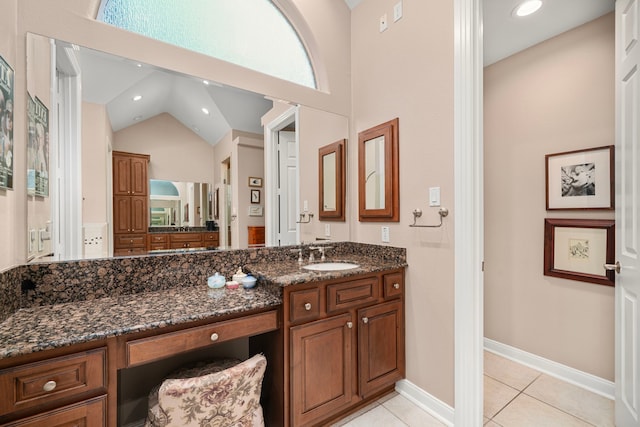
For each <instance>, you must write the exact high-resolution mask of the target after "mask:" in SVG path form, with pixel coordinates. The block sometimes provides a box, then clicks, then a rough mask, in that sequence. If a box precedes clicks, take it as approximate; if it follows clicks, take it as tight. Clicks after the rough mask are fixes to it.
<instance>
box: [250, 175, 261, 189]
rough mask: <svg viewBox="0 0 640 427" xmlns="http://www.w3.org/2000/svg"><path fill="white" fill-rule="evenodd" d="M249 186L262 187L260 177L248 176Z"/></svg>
mask: <svg viewBox="0 0 640 427" xmlns="http://www.w3.org/2000/svg"><path fill="white" fill-rule="evenodd" d="M249 187H262V178H256V177H254V176H250V177H249Z"/></svg>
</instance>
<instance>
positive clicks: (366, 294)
mask: <svg viewBox="0 0 640 427" xmlns="http://www.w3.org/2000/svg"><path fill="white" fill-rule="evenodd" d="M379 295H380V291H379V286H378V279H377V278H376V277H367V278H365V279H359V280H352V281H349V282H345V283H336V284H334V285H328V286H327V313H332V312H334V311H338V310H347V309H350V308H352V307H357V306H360V305H362V304H366V303H369V302H375V301H376V300H377V299H378V296H379Z"/></svg>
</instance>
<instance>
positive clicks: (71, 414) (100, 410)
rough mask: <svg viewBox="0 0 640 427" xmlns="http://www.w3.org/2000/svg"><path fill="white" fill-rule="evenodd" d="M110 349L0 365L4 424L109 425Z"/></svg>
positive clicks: (0, 417)
mask: <svg viewBox="0 0 640 427" xmlns="http://www.w3.org/2000/svg"><path fill="white" fill-rule="evenodd" d="M58 353H60V352H58ZM107 353H108V352H107V347H98V348H93V349H88V350H86V351H77V350H75V351H74V350H72V352H70V353H68V354H64V353H62V355H56V356H55V357H50V358H46V359H43V360H36V361H27V362H24V363H21V364H17V365H14V366H10V367H5V368H3V369H0V395H1V396H3V397H2V399H0V426H2V427H5V426H42V425H47V426H70V425H87V426H105V425H107V392H108V386H109V382H108V378H109V376H108V357H107ZM56 354H57V353H56ZM9 420H11V421H9Z"/></svg>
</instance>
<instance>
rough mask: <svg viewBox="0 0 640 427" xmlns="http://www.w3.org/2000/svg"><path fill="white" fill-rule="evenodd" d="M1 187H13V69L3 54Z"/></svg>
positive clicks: (0, 84) (0, 68) (0, 72)
mask: <svg viewBox="0 0 640 427" xmlns="http://www.w3.org/2000/svg"><path fill="white" fill-rule="evenodd" d="M0 188H8V189H13V69H12V68H11V67H10V66H9V64H7V62H6V61H5V60H4V58H3V57H1V56H0Z"/></svg>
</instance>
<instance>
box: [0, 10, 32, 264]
mask: <svg viewBox="0 0 640 427" xmlns="http://www.w3.org/2000/svg"><path fill="white" fill-rule="evenodd" d="M2 8H3V10H2V14H0V56H2V58H4V60H5V61H6V62H7V63H8V64H9V65H10V66H11V68H13V70H14V72H15V75H14V111H16V110H17V109H18V108H24V107H25V100H24V99H20V98H23V97H21V96H16V90H15V85H16V80H17V81H18V83H20V82H21V75H20V73H24V67H19V65H20V64H19V63H18V61H17V54H16V47H17V46H16V31H17V28H16V19H15V17H16V1H15V0H9V1H3V2H2ZM18 93H19V92H18ZM15 116H16V114H15V113H14V136H13V138H14V152H13V156H14V157H13V162H14V169H13V170H14V172H13V188H14V189H13V190H5V189H0V218H2V221H0V236H4V238H3V239H2V240H3V243H2V244H1V245H0V271H2V270H5V269H7V268H11V267H13V266H15V265H18V264H21V263H22V262H24V254H23V253H22V252H23V250H24V247H25V240H26V234H25V232H24V230H25V229H26V220H24V219H21V218H25V217H26V195H25V192H26V189H25V177H24V176H19V174H22V173H24V174H26V170H25V166H24V165H26V160H25V157H24V156H25V154H26V148H25V146H24V144H16V142H18V141H24V131H21V130H20V126H19V124H20V123H21V124H22V125H24V121H23V120H22V119H21V118H18V117H15ZM15 120H19V122H18V123H15ZM22 162H24V165H21V166H18V164H21V163H22ZM18 242H21V243H18Z"/></svg>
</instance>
